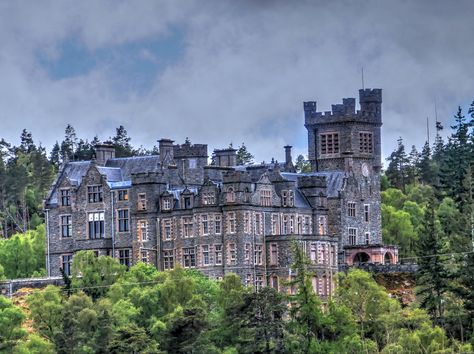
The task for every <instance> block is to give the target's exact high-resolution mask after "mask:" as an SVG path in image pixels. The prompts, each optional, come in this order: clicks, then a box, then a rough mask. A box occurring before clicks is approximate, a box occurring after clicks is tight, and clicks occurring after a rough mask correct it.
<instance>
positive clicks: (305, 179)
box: [298, 176, 327, 189]
mask: <svg viewBox="0 0 474 354" xmlns="http://www.w3.org/2000/svg"><path fill="white" fill-rule="evenodd" d="M326 187H327V180H326V176H301V177H298V188H301V189H305V188H326Z"/></svg>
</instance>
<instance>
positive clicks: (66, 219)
mask: <svg viewBox="0 0 474 354" xmlns="http://www.w3.org/2000/svg"><path fill="white" fill-rule="evenodd" d="M71 236H72V217H71V215H62V216H61V237H71Z"/></svg>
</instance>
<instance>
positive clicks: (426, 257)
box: [417, 198, 448, 325]
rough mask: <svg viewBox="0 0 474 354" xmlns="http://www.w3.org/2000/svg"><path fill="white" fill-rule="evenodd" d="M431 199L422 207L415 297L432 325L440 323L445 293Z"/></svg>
mask: <svg viewBox="0 0 474 354" xmlns="http://www.w3.org/2000/svg"><path fill="white" fill-rule="evenodd" d="M435 210H436V202H435V200H434V198H433V199H432V200H431V201H430V202H429V203H428V206H427V207H426V211H425V216H424V218H423V226H422V230H421V233H420V238H419V242H418V244H419V248H418V251H417V254H418V256H419V257H418V259H417V263H418V267H419V268H418V272H417V296H418V297H419V299H420V303H421V306H422V307H424V308H426V310H427V311H428V313H429V314H430V315H431V316H432V318H433V320H434V321H435V323H436V324H441V325H443V324H444V306H443V298H444V295H445V293H446V290H447V287H448V284H447V273H446V269H445V265H444V257H443V255H442V254H443V241H442V239H441V237H440V232H439V223H438V221H437V218H436V212H435Z"/></svg>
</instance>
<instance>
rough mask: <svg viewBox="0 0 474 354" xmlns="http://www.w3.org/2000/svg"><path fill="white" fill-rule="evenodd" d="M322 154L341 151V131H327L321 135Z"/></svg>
mask: <svg viewBox="0 0 474 354" xmlns="http://www.w3.org/2000/svg"><path fill="white" fill-rule="evenodd" d="M320 138H321V139H320V141H321V150H320V152H321V155H332V154H338V153H339V133H325V134H321V135H320Z"/></svg>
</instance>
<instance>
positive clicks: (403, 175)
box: [385, 137, 409, 191]
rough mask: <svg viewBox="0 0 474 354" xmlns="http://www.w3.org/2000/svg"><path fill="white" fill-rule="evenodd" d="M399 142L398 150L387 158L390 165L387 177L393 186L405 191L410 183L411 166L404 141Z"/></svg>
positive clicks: (399, 140) (399, 139)
mask: <svg viewBox="0 0 474 354" xmlns="http://www.w3.org/2000/svg"><path fill="white" fill-rule="evenodd" d="M397 142H398V146H397V149H396V150H395V151H394V152H392V153H391V154H390V156H389V157H388V158H387V160H388V161H389V164H388V167H387V171H386V172H385V175H386V176H387V177H388V179H389V181H390V184H391V185H392V186H394V187H396V188H398V189H401V190H402V191H405V185H406V183H407V181H408V174H407V168H408V166H409V159H408V157H407V155H406V152H405V145H403V139H402V138H401V137H400V138H398V140H397Z"/></svg>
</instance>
